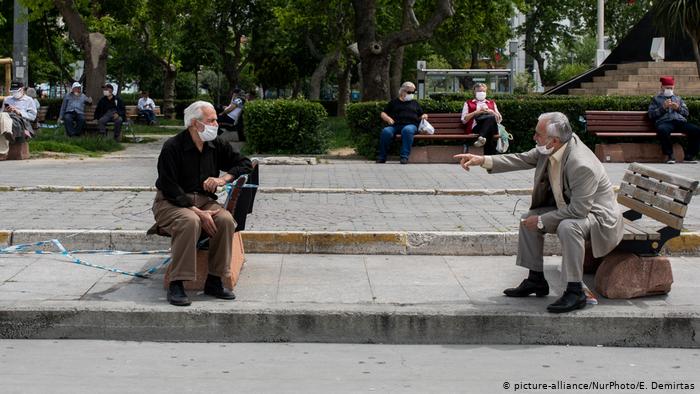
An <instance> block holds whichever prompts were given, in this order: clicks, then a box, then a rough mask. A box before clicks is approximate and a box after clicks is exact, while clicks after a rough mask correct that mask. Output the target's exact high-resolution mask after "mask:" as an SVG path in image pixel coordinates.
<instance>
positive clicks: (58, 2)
mask: <svg viewBox="0 0 700 394" xmlns="http://www.w3.org/2000/svg"><path fill="white" fill-rule="evenodd" d="M54 5H55V6H56V8H57V9H58V11H59V12H60V13H61V16H62V17H63V21H64V23H65V24H66V27H68V35H69V36H70V38H71V40H73V42H75V43H76V44H77V45H78V47H79V48H80V49H81V50H82V51H83V56H84V59H85V75H84V76H85V86H84V87H83V91H84V92H85V94H86V95H88V96H89V97H92V98H93V100H98V99H99V98H100V97H102V85H104V83H105V76H106V75H107V39H106V38H105V36H104V34H102V33H98V32H92V33H91V32H89V31H88V28H87V25H86V24H85V22H84V21H83V17H82V16H81V15H80V13H79V12H78V11H77V10H76V9H75V5H74V4H73V0H54Z"/></svg>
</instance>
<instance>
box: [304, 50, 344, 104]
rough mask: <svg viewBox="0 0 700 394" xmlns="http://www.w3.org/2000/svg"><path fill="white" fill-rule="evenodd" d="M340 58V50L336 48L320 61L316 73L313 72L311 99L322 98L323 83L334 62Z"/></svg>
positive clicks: (310, 89)
mask: <svg viewBox="0 0 700 394" xmlns="http://www.w3.org/2000/svg"><path fill="white" fill-rule="evenodd" d="M339 58H340V50H335V51H333V52H329V53H327V54H326V55H325V56H323V59H321V61H320V62H319V63H318V66H316V69H315V70H314V73H313V74H311V81H310V82H309V83H310V85H311V86H310V87H309V99H310V100H320V98H321V83H323V80H324V79H325V78H326V74H328V68H329V67H330V66H332V65H333V64H335V63H337V62H338V59H339Z"/></svg>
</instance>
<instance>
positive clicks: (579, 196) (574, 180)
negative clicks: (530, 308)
mask: <svg viewBox="0 0 700 394" xmlns="http://www.w3.org/2000/svg"><path fill="white" fill-rule="evenodd" d="M533 139H534V140H535V144H536V145H535V148H533V149H531V150H529V151H527V152H523V153H513V154H505V155H495V156H477V155H472V154H460V155H456V156H455V158H457V159H460V165H461V166H462V167H463V168H464V169H465V170H467V171H469V167H471V166H475V165H479V166H482V167H483V168H485V169H486V170H487V171H488V172H489V173H499V172H506V171H517V170H529V169H532V168H534V169H535V179H534V187H533V190H532V199H531V205H530V210H529V211H528V212H527V213H526V214H524V215H523V216H522V218H521V220H520V229H519V232H518V235H519V238H518V255H517V258H516V264H517V265H519V266H522V267H524V268H527V269H528V270H529V274H528V277H527V278H526V279H525V280H523V281H522V283H521V284H520V285H519V286H517V287H514V288H509V289H506V290H504V292H503V293H504V294H505V295H506V296H508V297H528V296H530V295H532V294H535V295H536V296H538V297H544V296H546V295H548V294H549V284H548V283H547V281H546V279H545V277H544V273H543V257H542V256H543V245H544V235H545V233H551V234H556V235H557V237H558V238H559V242H560V243H561V254H562V263H561V275H562V279H564V280H565V281H566V282H567V286H566V290H565V291H564V293H563V294H562V296H561V297H560V298H559V299H558V300H557V301H555V302H554V303H552V304H550V305H549V306H547V311H549V312H552V313H563V312H569V311H573V310H576V309H580V308H583V307H585V306H586V295H585V294H584V292H583V283H582V277H583V259H584V255H585V243H586V241H590V243H591V248H592V251H593V256H594V257H602V256H605V255H606V254H608V253H609V252H611V251H612V250H613V249H614V248H615V247H616V246H617V245H618V244H619V243H620V241H621V240H622V235H623V231H624V222H623V219H622V212H621V210H620V208H619V206H618V204H617V200H616V196H615V192H614V190H613V186H612V184H611V183H610V179H609V178H608V175H607V173H606V172H605V168H604V167H603V165H602V164H601V163H600V161H599V160H598V158H597V157H596V156H595V154H594V153H593V152H592V151H591V150H590V149H589V148H588V147H587V146H586V144H584V143H583V142H582V141H581V140H580V139H579V137H578V136H577V135H576V134H574V133H573V132H572V130H571V125H570V124H569V120H568V119H567V117H566V115H564V114H562V113H561V112H549V113H544V114H542V115H540V117H539V119H538V122H537V126H536V128H535V135H534V136H533Z"/></svg>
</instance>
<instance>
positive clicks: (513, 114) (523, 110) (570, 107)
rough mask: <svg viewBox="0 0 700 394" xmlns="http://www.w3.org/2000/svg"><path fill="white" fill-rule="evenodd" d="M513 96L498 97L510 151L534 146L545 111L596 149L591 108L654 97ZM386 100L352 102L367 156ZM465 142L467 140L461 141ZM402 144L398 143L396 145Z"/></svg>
mask: <svg viewBox="0 0 700 394" xmlns="http://www.w3.org/2000/svg"><path fill="white" fill-rule="evenodd" d="M510 97H511V98H503V99H497V104H498V109H499V111H500V112H501V114H502V115H503V125H504V126H505V127H506V129H507V130H508V131H509V132H510V133H511V134H513V141H512V142H511V144H510V152H522V151H525V150H528V149H530V148H532V147H533V146H534V142H533V140H532V134H533V133H534V130H535V126H536V125H537V117H538V116H539V114H541V113H543V112H553V111H559V112H563V113H564V114H566V116H567V117H568V118H569V121H570V122H571V126H572V128H573V130H574V132H576V133H577V134H578V135H579V137H581V139H582V140H583V141H584V142H585V143H586V144H587V145H588V146H589V147H591V149H593V147H594V145H595V144H596V143H598V142H599V140H598V139H597V138H596V137H594V136H592V135H590V134H586V133H585V126H584V123H582V122H580V120H583V119H584V115H585V112H586V111H587V110H609V111H646V110H647V108H648V107H649V102H650V101H651V97H650V96H629V97H627V96H625V97H619V96H618V97H610V96H596V97H586V96H537V97H538V98H537V99H532V98H531V97H530V96H520V97H518V96H510ZM686 103H687V104H688V109H689V110H690V118H689V119H688V120H689V121H691V122H693V123H695V124H698V123H700V100H696V99H688V100H686ZM385 104H386V103H385V102H364V103H357V104H350V105H348V109H347V119H348V125H349V126H350V129H351V132H352V141H353V145H354V148H355V150H356V151H357V152H358V153H359V154H361V155H363V156H365V157H367V158H373V157H374V156H375V155H376V153H377V148H378V146H379V132H380V131H381V129H382V127H384V124H383V122H382V121H381V119H380V117H379V114H380V113H381V112H382V109H383V108H384V105H385ZM420 105H421V107H422V108H423V111H425V112H428V113H445V112H461V111H462V106H463V105H464V101H461V100H460V101H446V100H421V101H420ZM454 143H455V142H449V141H439V140H438V141H425V140H421V141H420V142H417V145H423V144H438V145H449V144H454ZM457 143H459V144H462V143H463V142H457ZM397 145H398V144H394V147H395V148H396V147H397Z"/></svg>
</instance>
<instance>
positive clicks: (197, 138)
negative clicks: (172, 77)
mask: <svg viewBox="0 0 700 394" xmlns="http://www.w3.org/2000/svg"><path fill="white" fill-rule="evenodd" d="M185 126H186V127H187V129H186V130H184V131H182V132H180V133H179V134H177V135H176V136H174V137H172V138H170V139H168V140H167V141H166V142H165V144H163V148H162V150H161V152H160V156H159V157H158V180H157V181H156V187H157V188H158V193H157V194H156V198H155V201H154V203H153V213H154V216H155V219H156V224H157V226H159V227H160V228H162V229H163V230H165V231H167V232H168V233H170V234H171V236H172V243H171V252H172V263H171V264H172V268H171V272H170V273H171V275H170V280H171V281H170V284H169V286H168V302H170V303H171V304H173V305H178V306H187V305H190V303H191V302H190V300H189V298H188V297H187V294H186V293H185V289H184V286H183V281H185V280H195V275H196V253H197V251H196V244H197V241H198V240H199V237H200V235H201V232H202V231H204V232H205V233H206V234H207V235H209V237H210V243H209V275H208V276H207V280H206V282H205V285H204V293H205V294H207V295H211V296H214V297H217V298H221V299H234V298H235V295H234V294H233V292H232V291H230V290H229V289H225V288H224V287H223V283H222V280H221V278H225V277H228V276H230V272H229V266H230V261H231V245H232V243H231V239H232V237H233V232H234V230H235V228H236V224H235V222H234V220H233V217H232V216H231V213H229V212H228V211H227V210H225V209H223V208H222V207H221V205H219V204H218V203H217V202H216V199H217V197H216V194H214V192H215V191H216V188H217V187H219V186H223V185H224V184H226V183H227V182H230V181H232V180H233V179H235V178H236V177H237V176H238V175H240V174H244V173H248V172H250V171H251V169H252V166H251V162H250V160H249V159H248V158H246V157H244V156H242V155H241V154H240V153H238V152H236V151H234V150H233V148H232V147H231V145H229V144H228V143H226V142H224V141H221V140H220V139H218V138H217V129H218V124H217V122H216V111H215V110H214V106H212V105H211V104H210V103H208V102H206V101H196V102H194V103H193V104H192V105H190V106H189V107H187V109H185ZM222 171H223V172H225V174H224V175H222V176H219V175H220V172H222Z"/></svg>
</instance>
